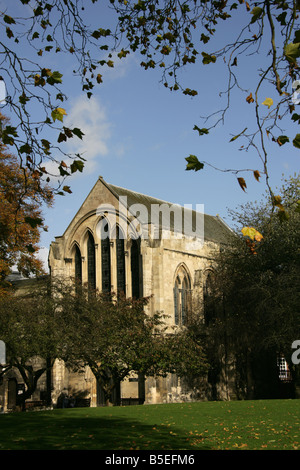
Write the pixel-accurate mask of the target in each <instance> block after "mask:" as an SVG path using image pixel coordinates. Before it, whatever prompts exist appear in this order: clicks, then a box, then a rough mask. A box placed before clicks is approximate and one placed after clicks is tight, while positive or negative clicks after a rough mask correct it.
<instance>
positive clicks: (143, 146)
mask: <svg viewBox="0 0 300 470" xmlns="http://www.w3.org/2000/svg"><path fill="white" fill-rule="evenodd" d="M16 2H17V3H19V1H18V0H13V1H12V2H11V1H10V2H8V1H5V2H4V1H0V5H1V7H2V9H3V6H6V7H7V8H8V13H9V10H10V8H11V6H10V5H12V4H13V3H16ZM98 3H99V5H97V4H95V5H96V8H97V13H98V15H95V14H93V15H92V14H91V13H92V10H90V12H89V11H88V10H87V11H86V12H85V13H86V14H87V15H89V14H90V17H89V20H90V21H91V22H92V21H94V20H97V21H98V19H99V18H103V17H102V16H101V13H102V8H103V7H102V6H101V2H98ZM244 14H246V13H245V12H244V13H243V14H240V13H239V16H238V17H237V20H238V22H239V21H242V17H243V16H244ZM104 18H105V21H107V24H108V23H109V20H110V16H109V15H108V16H105V17H104ZM98 23H100V20H99V21H98ZM95 24H96V23H95ZM234 24H235V25H236V24H237V23H234ZM100 25H101V23H100V24H98V27H99V26H100ZM232 32H233V28H232V22H231V23H230V22H229V21H228V22H223V23H222V25H221V30H220V32H219V35H218V36H217V37H216V39H215V42H216V44H218V41H221V45H222V44H223V43H224V42H225V40H226V38H229V39H230V37H231V34H232ZM208 45H209V44H208ZM207 50H208V51H209V47H208V46H207ZM99 59H100V57H99ZM71 60H72V57H71V56H70V57H69V58H68V60H67V62H60V59H59V56H58V55H56V56H53V58H52V62H53V63H52V66H51V67H50V68H52V69H53V70H59V71H61V73H63V75H64V77H63V78H64V79H65V80H66V83H67V94H68V97H69V99H68V101H67V102H66V103H65V104H64V108H65V109H66V112H67V116H66V118H65V121H64V123H65V124H66V125H70V126H72V125H73V126H74V127H75V126H76V127H80V128H81V129H82V130H83V132H84V133H85V137H84V139H83V141H82V142H81V141H79V139H76V140H75V139H71V140H70V142H71V141H72V142H71V144H70V145H72V146H73V150H75V151H76V152H84V156H85V158H86V159H87V162H86V168H85V170H84V172H83V173H78V174H75V175H73V176H72V178H71V179H70V180H69V181H68V184H69V185H70V186H71V189H72V194H68V195H66V196H63V197H62V196H58V197H57V198H56V200H55V204H54V207H53V208H51V209H45V211H44V216H45V222H46V225H48V232H44V233H42V237H41V246H42V247H45V248H46V250H44V252H43V256H45V253H46V254H47V250H48V247H49V245H50V243H51V241H52V240H54V238H55V236H59V235H62V234H63V232H64V231H65V229H66V228H67V226H68V224H69V223H70V222H71V220H72V218H73V216H74V215H75V213H76V212H77V210H78V208H79V207H80V205H81V204H82V202H83V201H84V199H85V198H86V196H87V195H88V193H89V191H90V190H91V188H92V186H93V185H94V184H95V183H96V181H97V178H98V177H99V176H100V175H101V176H103V178H104V179H105V180H106V181H107V182H110V183H113V184H115V185H119V186H123V187H126V188H128V189H132V190H134V191H138V192H142V193H144V194H149V195H152V196H155V197H157V198H161V199H163V200H166V201H170V202H173V203H178V204H182V205H184V204H192V205H193V206H194V207H196V204H204V209H205V212H206V213H208V214H211V215H216V214H219V215H220V216H221V217H222V218H223V219H224V220H225V221H226V222H227V223H228V224H229V225H230V222H231V221H230V219H229V218H228V213H227V209H228V208H231V209H234V208H236V207H237V206H238V205H240V204H244V203H246V202H247V201H253V200H260V199H261V196H262V195H263V194H264V193H265V191H266V187H265V185H264V182H263V179H262V181H261V182H260V183H258V182H257V181H256V180H255V179H254V177H253V175H252V174H251V173H245V175H241V176H244V177H245V178H246V182H247V190H246V192H243V191H242V190H241V188H240V187H239V185H238V183H237V180H236V176H234V175H231V174H230V173H222V172H218V171H216V170H214V169H212V168H209V167H208V166H205V168H204V170H202V171H200V172H197V173H195V172H191V171H186V170H185V167H186V162H185V157H187V156H189V155H190V154H194V155H197V156H198V158H199V160H205V161H207V162H210V163H211V164H212V165H215V166H216V167H220V168H253V169H254V170H255V169H258V170H261V165H260V164H259V160H258V158H257V155H256V154H255V152H254V151H251V152H250V151H249V152H248V153H245V152H241V151H239V147H240V145H241V142H240V141H239V140H237V141H236V142H232V143H229V140H230V138H231V136H232V135H235V134H238V133H239V132H241V131H242V130H243V129H244V128H245V127H247V126H249V127H250V126H251V121H252V117H251V113H253V111H254V107H253V105H252V108H251V105H249V104H248V103H246V102H245V98H246V96H247V94H246V93H245V92H244V93H241V92H240V93H238V94H237V95H233V96H232V98H231V99H232V101H231V110H230V112H229V114H228V116H227V121H226V122H225V125H221V126H219V127H218V128H216V129H215V130H213V131H212V132H211V133H210V134H209V135H206V136H202V137H199V135H198V133H197V132H195V131H194V130H193V127H194V125H197V126H199V127H208V126H207V124H205V123H204V122H203V120H202V119H201V116H204V115H207V114H210V113H212V112H214V111H216V110H217V109H219V108H220V107H221V98H220V97H219V92H220V91H221V90H224V89H225V88H226V79H227V78H226V67H225V66H224V64H223V63H222V62H221V61H220V62H219V63H218V61H217V63H216V64H211V65H207V66H203V65H202V64H201V60H200V61H199V65H193V66H190V67H188V68H187V69H186V70H184V71H183V72H182V74H181V78H182V80H183V83H184V84H185V86H187V87H189V88H197V90H198V92H199V94H198V96H196V97H193V98H191V97H188V96H185V95H183V94H182V93H181V92H180V91H178V92H170V91H169V90H167V89H166V88H165V87H164V86H163V85H162V84H161V83H159V81H160V71H159V70H158V71H152V70H151V71H144V70H143V69H142V68H141V67H140V65H139V62H140V61H141V58H140V57H139V56H137V55H129V56H128V57H127V58H126V59H125V60H124V59H123V60H122V61H119V60H118V61H117V63H116V66H115V68H114V69H106V71H104V70H99V72H100V73H102V74H103V80H104V83H102V84H101V85H99V86H98V87H97V88H95V90H94V95H93V97H92V98H91V100H88V99H87V98H86V97H85V95H83V93H82V92H81V86H80V83H79V82H78V81H77V80H76V79H74V78H72V73H71V70H72V63H71ZM260 60H261V61H262V64H263V63H264V62H265V61H266V56H265V57H264V56H263V55H261V56H260ZM257 66H258V57H257V56H254V57H246V58H245V59H244V61H243V62H242V61H241V62H240V63H239V66H238V67H239V72H240V73H241V76H242V77H243V79H244V80H245V81H244V87H245V88H246V89H247V90H249V91H251V86H253V77H254V76H255V73H256V71H257ZM8 88H9V84H8ZM267 96H270V97H272V98H273V99H274V101H275V100H276V99H277V97H276V96H275V92H274V91H273V90H272V91H270V90H268V89H266V90H263V94H262V96H261V101H264V99H265V98H266V97H267ZM3 111H5V113H6V109H5V110H3ZM8 115H9V113H8ZM249 124H250V125H249ZM284 128H285V129H286V132H287V133H288V132H289V130H290V131H291V132H292V133H294V134H296V128H295V126H294V127H292V124H290V123H289V122H288V121H287V122H285V125H284ZM230 134H232V135H230ZM74 145H75V146H74ZM67 149H68V150H72V148H71V147H70V146H69V147H68V148H67ZM299 152H300V151H299V150H297V149H295V148H294V147H293V146H292V145H291V144H288V145H285V146H283V147H281V148H280V147H279V146H277V145H275V144H274V143H272V145H271V146H270V176H271V178H270V180H271V184H272V185H273V186H275V187H276V186H281V178H282V174H285V176H286V177H288V176H290V175H293V174H294V173H295V172H298V171H299V156H300V154H299Z"/></svg>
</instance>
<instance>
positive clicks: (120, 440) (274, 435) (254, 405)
mask: <svg viewBox="0 0 300 470" xmlns="http://www.w3.org/2000/svg"><path fill="white" fill-rule="evenodd" d="M217 449H220V450H227V449H230V450H233V449H249V450H262V449H268V450H274V449H276V450H293V449H294V450H297V449H299V450H300V401H299V400H259V401H235V402H200V403H183V404H180V403H178V404H165V405H141V406H128V407H110V408H76V409H74V408H73V409H64V410H63V409H57V410H51V411H31V412H26V413H11V414H2V415H0V450H161V451H162V450H165V451H167V450H193V451H197V450H217Z"/></svg>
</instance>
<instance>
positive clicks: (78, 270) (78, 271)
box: [75, 245, 82, 284]
mask: <svg viewBox="0 0 300 470" xmlns="http://www.w3.org/2000/svg"><path fill="white" fill-rule="evenodd" d="M75 281H76V284H81V283H82V263H81V252H80V248H79V246H78V245H75Z"/></svg>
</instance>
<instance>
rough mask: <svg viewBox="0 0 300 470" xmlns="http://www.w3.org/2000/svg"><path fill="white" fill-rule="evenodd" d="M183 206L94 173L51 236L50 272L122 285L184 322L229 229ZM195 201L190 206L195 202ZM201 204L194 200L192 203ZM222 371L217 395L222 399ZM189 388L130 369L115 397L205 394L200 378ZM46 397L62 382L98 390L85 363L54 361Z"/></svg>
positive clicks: (97, 397)
mask: <svg viewBox="0 0 300 470" xmlns="http://www.w3.org/2000/svg"><path fill="white" fill-rule="evenodd" d="M194 209H195V208H193V207H192V208H191V207H180V206H178V205H175V204H171V203H167V202H165V201H161V200H159V199H155V198H154V197H149V196H146V195H143V194H140V193H137V192H134V191H130V190H127V189H124V188H120V187H117V186H115V185H113V184H109V183H107V182H106V181H104V179H103V178H102V177H99V179H98V180H97V182H96V184H95V185H94V187H93V188H92V190H91V192H90V193H89V195H88V196H87V198H86V199H85V201H84V202H83V204H82V206H81V207H80V208H79V210H78V212H77V213H76V215H75V217H74V218H73V220H72V221H71V223H70V224H69V226H68V227H67V229H66V231H65V232H64V234H63V235H62V236H59V237H56V238H55V240H54V241H53V242H52V243H51V246H50V253H49V268H50V275H51V277H53V278H56V277H62V278H63V279H67V278H70V279H73V278H75V279H77V280H78V279H79V280H80V281H81V282H83V283H86V282H88V283H89V284H90V285H91V286H92V287H95V288H98V289H99V290H100V291H104V292H107V291H113V292H117V291H123V292H125V294H126V296H128V297H136V298H137V297H142V296H145V297H148V296H152V297H151V302H150V304H149V306H148V307H147V309H148V314H149V315H151V314H152V313H153V312H156V311H160V312H164V313H165V314H166V315H168V318H169V320H168V321H169V323H170V326H171V325H174V324H175V325H176V324H177V325H178V326H179V327H180V325H182V324H184V322H185V319H186V312H187V308H188V304H189V303H190V302H192V301H195V300H196V299H197V302H199V303H200V305H201V302H203V289H204V287H205V285H206V283H207V282H208V279H209V275H210V273H211V272H212V269H213V263H214V257H215V254H216V252H218V251H219V250H221V249H222V248H224V247H225V246H226V244H227V243H228V241H229V238H230V236H231V233H232V232H231V230H230V229H229V228H228V227H227V225H226V224H225V223H224V222H223V221H222V220H221V219H220V218H219V217H213V216H210V215H206V214H204V213H203V211H202V212H201V211H196V210H194ZM196 209H198V207H196ZM200 209H201V207H200ZM227 379H228V378H226V377H224V380H223V381H221V382H220V384H219V389H218V396H219V398H221V399H222V398H223V399H228V398H229V396H228V393H229V389H228V380H227ZM198 385H199V386H197V388H196V389H195V387H194V388H193V390H191V389H190V388H189V387H187V385H186V384H184V383H182V382H180V380H179V379H178V378H177V377H173V376H170V377H167V378H164V379H162V378H147V379H146V380H145V381H144V380H140V379H139V378H138V377H135V376H133V377H130V378H129V379H127V380H126V381H124V382H122V384H121V387H120V391H119V394H120V396H119V398H121V402H122V403H128V402H131V403H136V402H139V403H141V402H142V403H162V402H173V401H183V400H193V399H205V398H209V389H208V386H207V384H202V385H201V384H198ZM52 389H53V391H52V399H53V401H54V402H55V401H56V400H57V399H58V397H59V395H60V394H61V393H62V391H63V390H67V391H68V393H69V394H72V395H76V394H77V395H78V394H80V393H84V394H85V396H86V397H89V398H90V400H91V405H92V406H97V405H99V404H101V400H102V398H101V393H100V392H99V390H97V386H96V382H95V379H94V377H93V374H92V373H91V371H90V370H88V369H86V371H85V372H84V373H82V374H74V373H72V372H70V371H68V370H67V369H66V367H65V365H64V364H63V363H62V362H60V361H57V362H56V364H55V366H54V369H53V372H52Z"/></svg>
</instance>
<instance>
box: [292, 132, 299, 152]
mask: <svg viewBox="0 0 300 470" xmlns="http://www.w3.org/2000/svg"><path fill="white" fill-rule="evenodd" d="M293 145H294V147H296V148H297V149H300V134H297V135H296V137H295V138H294V140H293Z"/></svg>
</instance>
